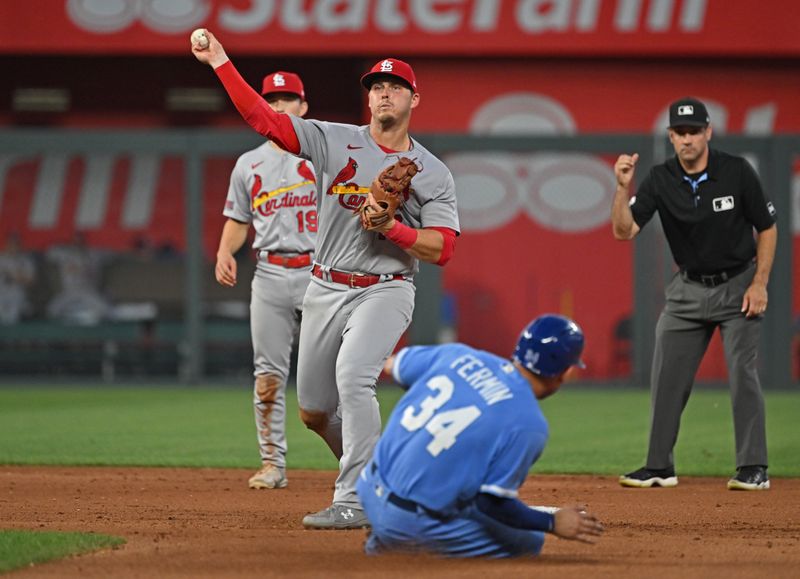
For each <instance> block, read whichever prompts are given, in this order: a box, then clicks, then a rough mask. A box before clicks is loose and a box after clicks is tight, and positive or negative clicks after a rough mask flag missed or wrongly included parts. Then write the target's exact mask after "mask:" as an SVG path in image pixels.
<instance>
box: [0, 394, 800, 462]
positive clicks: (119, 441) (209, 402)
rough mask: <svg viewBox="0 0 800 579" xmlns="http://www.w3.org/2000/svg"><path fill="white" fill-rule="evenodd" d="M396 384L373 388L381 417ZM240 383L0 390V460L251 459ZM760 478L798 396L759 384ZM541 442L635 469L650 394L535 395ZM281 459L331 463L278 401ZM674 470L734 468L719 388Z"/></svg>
mask: <svg viewBox="0 0 800 579" xmlns="http://www.w3.org/2000/svg"><path fill="white" fill-rule="evenodd" d="M401 394H402V392H401V391H400V390H399V389H397V388H394V387H380V388H379V398H380V400H381V409H382V413H383V415H384V421H385V419H386V417H387V415H388V413H389V411H390V410H391V408H392V407H393V406H394V404H395V403H396V402H397V400H398V399H399V397H400V395H401ZM251 396H252V394H251V392H250V391H249V390H248V389H247V388H246V387H244V388H241V389H233V388H209V387H205V388H189V387H160V388H157V387H150V388H143V387H133V386H131V387H119V386H115V387H113V388H101V387H92V388H80V387H72V386H64V387H48V388H42V387H14V388H11V387H4V388H0V464H39V465H120V466H125V465H129V466H139V465H142V466H186V467H203V466H207V467H242V468H252V467H255V466H257V465H258V464H259V460H258V453H257V449H256V443H255V427H254V425H253V416H252V405H251ZM766 399H767V434H768V443H769V450H770V475H772V476H800V461H797V456H800V437H798V436H797V433H798V430H797V426H796V425H797V416H800V393H795V392H768V393H767V395H766ZM542 407H543V409H544V412H545V415H546V416H547V417H548V420H549V422H550V442H549V443H548V446H547V448H546V450H545V452H544V455H543V456H542V459H541V460H540V461H539V462H538V463H537V464H536V466H535V468H534V472H535V473H596V474H609V475H616V474H620V473H622V472H627V471H629V470H633V469H635V468H638V467H639V466H642V464H644V458H645V453H646V450H647V449H646V445H647V430H648V421H649V412H650V404H649V394H648V393H647V392H646V391H640V390H622V389H618V390H603V389H594V388H588V387H586V388H574V389H570V388H569V386H567V387H565V388H564V389H563V390H562V391H561V392H560V393H559V394H557V395H556V396H554V397H552V398H550V399H548V400H545V401H544V402H543V403H542ZM287 431H288V434H287V436H288V441H289V456H288V466H289V468H322V469H336V468H337V462H336V461H335V460H334V459H333V457H332V456H331V454H330V452H329V450H328V448H327V447H326V446H325V445H324V443H323V442H322V441H321V439H320V438H319V437H317V435H315V434H314V433H312V432H310V431H308V430H306V429H305V427H303V426H302V424H301V423H300V420H299V418H298V417H297V400H296V397H295V395H294V390H292V389H290V390H289V396H288V401H287ZM675 461H676V466H677V469H678V472H679V473H680V474H682V475H710V476H729V475H730V474H732V472H733V469H734V466H735V458H734V443H733V425H732V419H731V410H730V401H729V397H728V392H727V391H726V390H698V391H696V392H694V393H693V394H692V397H691V399H690V400H689V405H688V407H687V409H686V411H685V412H684V417H683V422H682V426H681V432H680V435H679V438H678V444H677V446H676V448H675Z"/></svg>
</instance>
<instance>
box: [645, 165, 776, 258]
mask: <svg viewBox="0 0 800 579" xmlns="http://www.w3.org/2000/svg"><path fill="white" fill-rule="evenodd" d="M631 211H632V213H633V218H634V220H635V221H636V223H637V225H639V227H640V228H641V227H644V225H645V224H646V223H647V222H648V221H649V220H650V218H651V217H652V216H653V213H654V212H656V211H658V215H659V217H660V219H661V223H662V225H663V227H664V233H665V235H666V237H667V241H668V242H669V246H670V249H671V250H672V255H673V258H674V259H675V263H676V264H677V265H678V267H680V269H681V270H685V271H688V272H692V273H694V272H697V273H715V272H719V271H725V270H730V269H735V268H739V267H741V266H742V265H743V264H746V263H748V262H749V261H751V260H752V259H753V258H754V257H755V255H756V245H755V239H754V237H753V228H755V229H756V230H757V231H763V230H765V229H768V228H769V227H771V226H772V225H773V224H774V223H775V218H774V213H775V210H774V208H773V206H772V203H771V202H770V201H769V199H767V198H766V196H765V195H764V192H763V191H762V189H761V184H760V183H759V180H758V176H757V175H756V173H755V171H754V170H753V168H752V167H751V166H750V164H749V163H748V162H747V161H746V160H745V159H744V158H742V157H737V156H734V155H729V154H727V153H723V152H721V151H717V150H714V149H710V151H709V158H708V166H707V167H706V170H705V171H702V172H700V173H697V174H694V175H687V174H686V173H685V172H684V170H683V168H682V167H681V165H680V163H679V162H678V158H677V157H672V158H671V159H669V160H668V161H666V162H665V163H663V164H661V165H657V166H655V167H653V168H652V169H651V171H650V173H649V174H648V175H647V177H646V178H645V180H644V181H643V182H642V184H641V186H640V187H639V190H638V191H637V193H636V196H635V197H634V198H632V200H631Z"/></svg>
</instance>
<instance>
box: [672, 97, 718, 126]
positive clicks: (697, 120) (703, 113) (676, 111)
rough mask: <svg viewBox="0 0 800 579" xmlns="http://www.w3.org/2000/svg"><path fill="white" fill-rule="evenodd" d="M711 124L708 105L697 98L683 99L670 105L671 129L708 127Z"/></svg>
mask: <svg viewBox="0 0 800 579" xmlns="http://www.w3.org/2000/svg"><path fill="white" fill-rule="evenodd" d="M710 122H711V118H710V117H709V116H708V111H707V110H706V105H704V104H703V103H701V102H700V101H699V100H697V99H695V98H690V97H687V98H682V99H680V100H677V101H675V102H674V103H672V104H671V105H669V126H670V127H706V126H708V124H709V123H710Z"/></svg>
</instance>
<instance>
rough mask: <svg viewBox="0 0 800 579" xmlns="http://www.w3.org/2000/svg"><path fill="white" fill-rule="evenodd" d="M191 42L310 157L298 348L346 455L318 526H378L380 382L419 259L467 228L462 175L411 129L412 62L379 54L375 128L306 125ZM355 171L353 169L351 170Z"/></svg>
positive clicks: (305, 391) (256, 124)
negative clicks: (312, 244)
mask: <svg viewBox="0 0 800 579" xmlns="http://www.w3.org/2000/svg"><path fill="white" fill-rule="evenodd" d="M207 36H208V38H209V45H208V47H206V48H201V47H200V46H199V45H196V44H195V45H193V46H192V52H193V53H194V55H195V56H196V57H197V59H198V60H199V61H201V62H203V63H206V64H209V65H210V66H212V67H213V68H214V70H215V72H216V74H217V76H218V77H219V79H220V80H221V81H222V83H223V85H224V86H225V89H226V90H227V91H228V94H229V95H230V97H231V99H232V100H233V102H234V104H235V105H236V108H237V109H238V110H239V113H240V114H241V115H242V117H243V118H244V119H245V120H246V121H247V122H248V123H249V124H250V126H252V127H253V128H254V129H255V130H257V131H258V132H259V133H261V134H262V135H264V136H266V137H267V138H269V139H271V140H272V141H274V142H275V143H277V144H278V145H279V146H280V147H282V148H283V149H285V150H287V151H289V152H291V153H293V154H296V155H299V156H300V157H303V158H306V159H309V160H311V161H312V162H313V163H314V167H315V169H316V177H317V193H318V198H317V203H318V207H319V217H320V219H319V232H318V237H317V246H316V254H315V258H314V261H315V263H314V266H313V268H312V275H313V276H314V277H313V278H312V280H311V283H310V284H309V286H308V291H307V292H306V296H305V299H304V301H303V324H302V327H301V329H300V346H299V353H298V372H297V396H298V400H299V404H300V414H301V417H302V419H303V422H304V423H305V424H306V426H308V428H310V429H312V430H314V431H315V432H317V433H318V434H319V435H320V436H321V437H322V438H323V439H324V440H325V442H326V443H327V445H328V446H329V448H330V449H331V451H332V452H333V454H334V455H335V456H336V457H337V458H338V459H339V465H340V472H339V476H338V478H337V480H336V486H335V490H334V495H333V503H332V504H331V505H330V506H329V507H327V508H325V509H323V510H321V511H319V512H317V513H313V514H310V515H308V516H306V517H305V518H304V519H303V524H304V526H306V527H307V528H315V529H352V528H360V527H364V526H367V525H368V524H369V522H368V521H367V518H366V516H365V515H364V511H363V509H362V507H361V503H360V501H359V498H358V495H357V494H356V489H355V486H356V480H357V478H358V473H359V472H360V471H361V469H362V468H363V467H364V465H365V464H366V463H367V461H368V460H369V458H370V456H371V455H372V450H373V448H374V446H375V443H376V442H377V440H378V437H379V435H380V431H381V423H380V414H379V412H378V402H377V398H376V396H375V382H376V380H377V377H378V375H379V373H380V372H381V369H382V367H383V363H384V361H385V360H386V359H387V358H388V357H389V355H390V354H391V352H392V351H393V349H394V348H395V346H396V345H397V341H398V340H399V339H400V336H401V335H402V334H403V332H404V331H405V330H406V328H407V327H408V324H409V323H410V322H411V315H412V312H413V309H414V291H415V290H414V283H413V278H414V274H415V273H416V272H417V269H418V260H420V259H422V260H424V261H427V262H430V263H436V264H439V265H444V264H445V263H447V261H448V260H449V259H450V257H451V256H452V254H453V251H454V247H455V239H456V235H457V233H458V228H459V225H458V215H457V212H456V195H455V185H454V182H453V177H452V175H451V174H450V171H449V170H448V169H447V167H445V165H444V164H443V163H442V162H441V161H440V160H439V159H437V158H436V157H434V156H433V155H432V154H431V153H430V152H429V151H427V150H426V149H425V148H424V147H423V146H422V145H420V144H419V143H418V142H417V141H415V140H414V139H412V138H411V137H410V136H409V134H408V126H409V122H410V120H411V112H412V110H413V109H414V108H415V107H416V106H417V105H419V102H420V95H419V92H418V90H417V82H416V77H415V75H414V71H413V70H412V68H411V67H410V66H409V65H408V64H406V63H405V62H403V61H400V60H397V59H393V58H387V59H384V60H382V61H379V62H378V63H377V64H375V66H374V67H373V68H372V69H371V70H370V71H369V72H367V73H366V74H365V75H364V76H363V77H362V78H361V83H362V85H363V86H364V87H365V88H366V89H367V90H368V91H369V93H368V96H369V108H370V113H371V120H370V123H369V125H365V126H361V127H359V126H354V125H345V124H339V123H327V122H321V121H306V120H304V119H301V118H300V117H297V116H286V115H279V114H276V113H275V112H274V111H273V110H272V109H271V108H270V107H269V106H267V105H266V104H265V103H264V102H263V100H262V99H261V98H260V97H259V96H258V94H257V93H256V92H255V91H254V90H253V89H251V88H250V87H249V86H248V85H247V83H245V82H244V80H243V79H242V78H241V76H240V75H239V73H238V72H237V71H236V69H235V68H234V66H233V63H231V62H230V61H229V60H228V57H227V56H226V54H225V51H224V50H223V48H222V45H221V44H220V43H219V41H217V39H216V38H215V37H214V35H213V34H211V33H210V32H208V33H207ZM400 157H406V158H408V159H410V160H411V161H413V162H414V163H416V164H417V166H418V168H419V169H420V171H419V173H417V174H416V175H415V176H414V178H413V180H412V181H411V183H410V185H409V189H408V191H404V192H403V193H404V199H405V203H404V204H403V205H402V207H401V208H400V209H399V211H398V213H397V214H396V216H395V217H393V218H391V219H388V220H386V222H385V223H383V224H382V225H380V226H379V227H376V228H371V229H369V230H368V229H367V228H366V227H364V226H362V222H361V219H360V216H359V212H358V211H359V209H360V207H361V206H362V205H363V204H364V203H365V202H369V203H371V204H373V205H374V200H371V201H368V197H369V191H370V189H369V187H370V184H371V183H372V181H373V180H374V179H375V177H376V176H377V175H379V174H380V173H381V171H382V170H383V169H384V168H385V167H388V166H389V165H392V164H393V163H395V162H396V161H397V160H398V159H399V158H400ZM351 173H352V174H351Z"/></svg>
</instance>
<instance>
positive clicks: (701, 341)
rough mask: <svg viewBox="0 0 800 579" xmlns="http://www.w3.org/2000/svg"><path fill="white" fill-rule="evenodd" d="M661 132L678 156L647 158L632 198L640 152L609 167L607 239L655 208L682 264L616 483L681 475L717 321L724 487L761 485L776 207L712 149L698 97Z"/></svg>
mask: <svg viewBox="0 0 800 579" xmlns="http://www.w3.org/2000/svg"><path fill="white" fill-rule="evenodd" d="M668 132H669V140H670V142H671V143H672V146H673V147H674V148H675V156H674V157H673V158H671V159H669V160H668V161H666V162H665V163H663V164H661V165H657V166H655V167H653V168H652V169H651V170H650V173H649V174H648V175H647V177H646V178H645V179H644V181H643V182H642V184H641V186H640V187H639V190H638V191H637V193H636V195H635V196H634V197H631V198H629V188H630V183H631V180H632V179H633V174H634V170H635V166H636V161H637V160H638V158H639V156H638V155H636V154H634V155H621V156H620V157H619V159H617V162H616V165H615V166H614V173H615V174H616V177H617V190H616V194H615V195H614V205H613V207H612V210H611V221H612V225H613V230H614V237H615V238H616V239H620V240H628V239H633V238H634V237H635V236H636V234H637V233H639V230H640V229H641V228H642V227H644V226H645V224H646V223H647V222H648V221H649V220H650V218H651V217H652V216H653V213H655V212H656V211H658V215H659V217H660V218H661V224H662V226H663V228H664V233H665V235H666V237H667V241H668V242H669V246H670V249H671V251H672V256H673V258H674V259H675V263H676V264H677V265H678V268H679V271H678V272H676V274H675V275H674V276H673V278H672V280H671V281H670V283H669V284H668V285H667V289H666V305H665V306H664V310H663V312H662V313H661V316H660V317H659V320H658V324H657V325H656V345H655V353H654V356H653V367H652V370H651V417H650V420H651V424H650V446H649V449H648V454H647V463H646V464H645V466H644V467H643V468H640V469H639V470H636V471H634V472H631V473H628V474H626V475H623V476H621V477H620V484H622V485H623V486H628V487H653V486H661V487H674V486H676V485H677V484H678V478H677V477H676V476H675V463H674V461H673V455H672V449H673V447H674V446H675V441H676V440H677V438H678V428H679V425H680V418H681V413H682V412H683V409H684V407H685V406H686V402H687V401H688V399H689V394H690V392H691V390H692V384H693V382H694V377H695V374H696V373H697V368H698V366H699V365H700V361H701V360H702V359H703V355H704V354H705V351H706V348H707V347H708V343H709V341H710V340H711V336H712V335H713V334H714V330H715V329H716V328H717V327H719V329H720V333H721V335H722V342H723V345H724V350H725V359H726V362H727V365H728V374H729V376H730V388H731V401H732V405H733V421H734V428H735V431H736V468H737V473H736V475H734V477H733V478H731V479H730V480H729V481H728V488H729V489H740V490H765V489H768V488H769V478H768V477H767V440H766V428H765V418H764V397H763V395H762V393H761V384H760V383H759V379H758V373H757V369H756V367H757V351H758V341H759V333H760V330H761V319H762V318H763V316H764V311H765V310H766V308H767V281H768V279H769V273H770V270H771V268H772V261H773V258H774V255H775V244H776V241H777V227H776V225H775V208H774V207H773V205H772V203H771V202H770V200H769V199H768V198H767V196H766V195H765V194H764V192H763V191H762V189H761V184H760V183H759V180H758V176H757V175H756V173H755V171H754V170H753V168H752V167H751V166H750V164H749V163H748V162H747V161H746V160H745V159H743V158H742V157H737V156H734V155H729V154H727V153H723V152H722V151H718V150H715V149H711V148H709V146H708V142H709V141H710V140H711V133H712V129H711V124H710V119H709V116H708V112H707V110H706V107H705V105H704V104H703V103H702V102H700V101H699V100H697V99H693V98H683V99H681V100H678V101H676V102H674V103H672V104H671V105H670V107H669V129H668ZM754 229H755V235H754V233H753V230H754Z"/></svg>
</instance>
